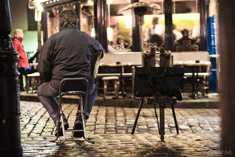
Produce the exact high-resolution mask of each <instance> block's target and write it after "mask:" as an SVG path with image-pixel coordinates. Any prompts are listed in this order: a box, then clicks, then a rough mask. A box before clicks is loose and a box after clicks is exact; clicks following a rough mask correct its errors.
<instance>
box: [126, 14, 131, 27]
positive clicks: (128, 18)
mask: <svg viewBox="0 0 235 157" xmlns="http://www.w3.org/2000/svg"><path fill="white" fill-rule="evenodd" d="M125 24H126V28H131V27H132V18H131V16H126V17H125Z"/></svg>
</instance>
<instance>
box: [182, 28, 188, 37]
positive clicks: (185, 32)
mask: <svg viewBox="0 0 235 157" xmlns="http://www.w3.org/2000/svg"><path fill="white" fill-rule="evenodd" d="M181 33H182V35H188V34H189V31H188V29H186V28H184V29H182V30H181Z"/></svg>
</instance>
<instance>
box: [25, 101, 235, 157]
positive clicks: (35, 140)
mask: <svg viewBox="0 0 235 157" xmlns="http://www.w3.org/2000/svg"><path fill="white" fill-rule="evenodd" d="M76 108H77V107H76V105H75V104H63V110H64V113H65V115H67V117H68V121H69V124H70V128H72V127H73V123H74V120H75V115H76ZM137 111H138V108H129V107H126V108H125V107H106V106H94V107H93V111H92V113H91V116H90V119H89V120H88V121H87V133H88V135H89V137H90V138H91V139H92V140H93V141H95V144H90V143H88V142H86V141H84V139H83V138H73V136H72V133H66V135H67V139H66V142H65V143H64V144H63V145H57V144H56V143H53V142H50V140H51V139H54V138H55V136H54V130H55V127H54V123H53V121H52V120H51V119H50V118H49V115H48V114H47V112H46V110H45V109H44V108H43V107H42V105H41V104H40V103H39V102H26V101H21V141H22V143H21V145H22V148H23V155H24V156H88V157H90V156H107V157H109V156H134V157H135V156H150V157H153V156H154V157H158V156H159V157H171V156H172V157H174V156H175V157H180V156H193V157H194V156H202V157H204V156H213V157H214V156H222V154H223V153H227V154H229V153H230V154H231V152H229V150H228V151H227V152H222V151H220V130H221V129H220V117H219V114H220V113H219V110H218V109H183V108H176V109H175V111H176V116H177V120H178V125H179V129H180V134H178V135H177V134H176V130H175V124H174V120H173V117H172V112H171V109H169V108H167V109H165V142H161V141H160V136H159V134H158V127H157V123H156V118H155V117H154V115H155V114H154V109H153V108H143V109H142V111H141V114H140V117H139V121H138V124H137V127H136V132H135V134H134V135H131V131H132V127H133V124H134V120H135V117H136V113H137ZM231 156H232V155H231Z"/></svg>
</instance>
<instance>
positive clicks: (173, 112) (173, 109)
mask: <svg viewBox="0 0 235 157" xmlns="http://www.w3.org/2000/svg"><path fill="white" fill-rule="evenodd" d="M171 108H172V114H173V117H174V121H175V129H176V132H177V134H179V128H178V124H177V119H176V115H175V108H174V104H171Z"/></svg>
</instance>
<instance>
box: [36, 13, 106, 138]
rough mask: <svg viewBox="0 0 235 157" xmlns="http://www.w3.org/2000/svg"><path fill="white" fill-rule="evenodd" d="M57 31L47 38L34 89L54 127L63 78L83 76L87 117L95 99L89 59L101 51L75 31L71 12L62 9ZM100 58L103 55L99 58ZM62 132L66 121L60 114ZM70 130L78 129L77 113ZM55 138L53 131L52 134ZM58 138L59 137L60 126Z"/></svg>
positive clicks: (98, 45)
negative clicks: (41, 82) (40, 80)
mask: <svg viewBox="0 0 235 157" xmlns="http://www.w3.org/2000/svg"><path fill="white" fill-rule="evenodd" d="M59 23H60V32H58V33H56V34H54V35H52V36H51V37H50V38H49V39H47V41H46V43H45V44H44V46H43V48H42V51H41V52H40V53H41V55H40V58H39V62H38V71H39V73H40V77H41V79H42V80H43V81H44V83H43V84H41V85H40V86H39V88H38V92H37V93H38V98H39V100H40V101H41V103H42V105H43V106H44V107H45V108H46V110H47V112H48V113H49V115H50V117H51V118H52V119H53V121H54V123H55V124H56V125H57V114H58V103H57V101H56V99H55V96H57V95H58V94H59V83H60V81H61V80H62V79H64V78H75V77H85V78H87V79H88V81H89V94H88V103H87V104H86V111H85V112H86V116H85V117H86V119H88V118H89V115H90V112H91V110H92V107H93V105H94V103H95V99H96V85H95V83H94V78H93V76H92V74H91V60H92V57H93V56H94V55H97V54H98V53H99V52H100V51H103V47H102V46H101V44H100V43H99V42H98V41H96V40H95V39H94V38H92V37H91V36H90V35H88V34H86V33H85V32H82V31H80V30H78V26H77V25H78V17H77V15H76V12H75V11H73V10H64V11H62V12H61V14H60V18H59ZM102 56H103V55H102ZM62 116H63V118H64V125H65V129H67V128H68V127H69V126H68V122H67V119H66V117H65V115H64V114H62ZM74 129H76V130H81V129H83V127H82V118H81V111H80V110H78V111H77V116H76V120H75V122H74ZM56 135H57V132H56ZM59 135H62V129H61V126H60V131H59ZM74 136H75V137H82V136H83V132H74Z"/></svg>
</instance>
